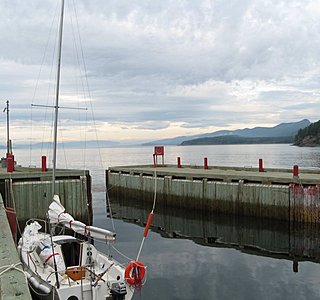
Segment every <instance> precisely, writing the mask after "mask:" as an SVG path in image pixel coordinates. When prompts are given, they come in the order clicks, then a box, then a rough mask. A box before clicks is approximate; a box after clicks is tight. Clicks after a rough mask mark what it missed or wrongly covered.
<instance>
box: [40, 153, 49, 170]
mask: <svg viewBox="0 0 320 300" xmlns="http://www.w3.org/2000/svg"><path fill="white" fill-rule="evenodd" d="M41 169H42V172H47V171H48V169H47V157H46V156H45V155H43V156H41Z"/></svg>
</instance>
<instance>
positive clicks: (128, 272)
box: [124, 260, 146, 285]
mask: <svg viewBox="0 0 320 300" xmlns="http://www.w3.org/2000/svg"><path fill="white" fill-rule="evenodd" d="M145 273H146V267H145V266H144V265H143V263H142V262H140V261H138V260H134V261H131V262H130V263H129V264H128V265H127V267H126V269H125V271H124V278H125V280H126V281H127V282H128V283H129V284H130V285H139V284H141V283H142V280H143V278H144V275H145Z"/></svg>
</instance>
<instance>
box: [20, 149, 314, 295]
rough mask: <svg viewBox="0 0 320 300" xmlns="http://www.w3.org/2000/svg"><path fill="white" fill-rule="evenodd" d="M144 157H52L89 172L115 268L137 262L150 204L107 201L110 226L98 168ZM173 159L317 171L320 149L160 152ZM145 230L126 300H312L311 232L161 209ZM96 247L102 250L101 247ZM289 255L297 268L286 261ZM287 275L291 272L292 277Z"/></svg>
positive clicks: (117, 153)
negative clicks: (130, 299)
mask: <svg viewBox="0 0 320 300" xmlns="http://www.w3.org/2000/svg"><path fill="white" fill-rule="evenodd" d="M37 152H38V151H37V150H34V151H33V153H31V154H30V153H28V150H16V151H15V158H16V160H17V161H18V163H20V164H22V165H24V166H26V165H29V164H31V165H38V166H39V165H40V155H41V154H42V153H41V154H40V153H37ZM152 153H153V148H152V147H132V148H105V149H100V150H98V149H87V150H86V155H85V157H86V158H85V159H84V156H83V151H82V150H76V149H65V151H64V152H59V154H58V160H59V162H60V163H59V164H58V166H59V167H63V168H64V167H68V168H86V169H89V170H90V171H91V175H92V179H93V201H94V203H93V205H94V223H95V225H97V226H101V227H105V228H108V229H112V227H113V224H114V227H115V231H116V232H117V241H116V243H115V245H114V246H115V248H116V249H117V250H118V251H119V252H122V253H124V254H125V255H126V256H127V258H124V257H123V256H121V255H120V254H119V253H117V252H115V250H114V249H112V248H111V249H110V251H111V252H112V253H113V255H114V256H115V258H116V259H118V260H119V261H121V262H123V263H126V262H127V261H128V260H127V259H128V258H132V259H134V258H135V257H136V256H137V253H138V249H139V246H140V243H141V239H142V236H143V229H144V228H143V224H144V223H145V222H146V219H147V216H148V213H149V211H150V210H151V206H152V204H151V201H150V202H147V203H142V202H141V201H136V200H133V199H115V198H111V208H112V211H113V216H114V218H113V220H112V221H111V220H110V218H109V217H107V212H106V196H105V191H104V184H105V173H104V168H106V167H108V166H119V165H136V164H151V163H152ZM178 156H179V157H181V160H182V164H188V165H202V164H203V158H204V157H207V158H208V162H209V165H220V166H246V167H250V166H252V167H257V165H258V159H259V158H262V159H263V161H264V167H266V168H269V167H270V168H271V167H284V168H292V166H293V165H295V164H297V165H299V167H300V168H320V148H298V147H293V146H290V145H228V146H225V145H221V146H185V147H179V146H170V147H166V148H165V163H171V164H175V163H176V158H177V157H178ZM29 157H30V158H31V161H30V159H29ZM100 157H101V159H100ZM101 160H102V162H101ZM65 162H67V164H65ZM157 212H158V215H157ZM153 224H154V227H152V230H151V231H150V232H149V235H148V238H147V240H146V242H145V244H144V247H143V250H142V254H141V257H140V260H141V261H142V262H143V263H144V264H145V265H146V266H147V270H148V275H147V281H146V284H145V285H144V286H143V287H142V289H141V290H140V291H137V292H136V294H135V296H134V299H172V300H175V299H320V264H319V263H317V261H319V260H318V259H319V257H320V248H319V247H320V243H319V238H318V233H317V232H308V233H307V234H306V233H305V232H302V235H301V236H300V235H299V234H298V233H297V235H294V236H293V235H292V233H291V232H290V226H288V225H287V224H286V223H281V222H274V221H267V220H251V219H249V218H239V217H230V216H217V215H215V214H208V213H206V212H195V211H188V210H182V209H173V208H169V207H162V206H161V205H158V207H157V206H156V210H155V216H154V222H153ZM217 235H218V236H217ZM293 240H297V241H299V243H297V244H295V241H293ZM96 245H97V247H98V248H99V249H100V250H103V251H108V249H107V246H106V245H104V244H100V243H97V244H96ZM245 245H246V246H245ZM248 245H249V246H252V247H248ZM297 245H298V246H299V247H295V246H297ZM301 247H303V249H301ZM261 249H262V250H261ZM263 249H267V250H270V253H268V251H264V250H263ZM306 254H309V257H308V255H306ZM295 256H298V258H297V259H298V260H299V263H298V266H297V265H296V266H294V263H293V260H294V257H295ZM294 269H295V271H297V269H298V272H293V270H294Z"/></svg>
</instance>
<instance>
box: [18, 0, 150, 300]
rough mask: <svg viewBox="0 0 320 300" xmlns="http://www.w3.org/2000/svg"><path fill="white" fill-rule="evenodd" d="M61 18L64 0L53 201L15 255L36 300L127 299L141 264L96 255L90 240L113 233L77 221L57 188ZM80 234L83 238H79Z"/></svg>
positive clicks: (142, 271) (112, 237) (111, 238)
mask: <svg viewBox="0 0 320 300" xmlns="http://www.w3.org/2000/svg"><path fill="white" fill-rule="evenodd" d="M63 14H64V0H62V1H61V16H60V26H59V48H58V50H59V51H58V72H57V87H56V103H55V107H54V108H55V117H54V140H53V169H52V195H53V199H52V202H51V204H50V205H49V208H48V212H47V220H46V221H44V220H43V221H42V220H29V221H28V222H27V224H26V226H25V229H24V231H23V233H22V236H21V238H20V240H19V243H18V252H19V255H20V258H21V262H22V264H23V268H24V271H25V273H26V277H27V279H28V282H29V286H30V289H31V292H32V293H33V294H34V295H35V296H36V298H38V299H39V298H40V299H55V300H80V299H81V300H91V299H92V300H93V299H97V300H98V299H110V300H111V299H113V300H129V299H131V298H132V296H133V294H134V290H135V288H136V287H137V286H141V284H143V281H144V278H145V271H146V269H145V266H144V265H143V264H142V263H141V262H140V261H132V262H130V263H129V264H128V265H127V266H126V267H125V266H123V265H121V264H120V263H119V262H117V261H115V260H114V259H113V258H112V257H111V256H108V255H106V254H104V253H101V252H99V251H98V250H97V249H96V248H95V246H94V245H93V243H91V241H92V240H94V239H100V240H104V241H114V240H115V238H116V234H115V233H113V232H111V231H108V230H106V229H103V228H99V227H95V226H89V225H86V224H84V223H82V222H80V221H77V220H75V219H74V218H73V217H72V216H71V215H70V214H68V213H67V212H66V211H65V208H64V207H63V205H62V204H61V202H60V198H59V195H57V193H56V190H55V176H56V175H55V173H56V158H57V156H56V153H57V126H58V124H57V123H58V108H59V86H60V64H61V48H62V47H61V45H62V31H63ZM59 226H62V227H63V228H66V229H69V230H72V231H73V232H74V233H76V235H75V234H73V235H70V234H65V233H63V234H62V233H60V234H58V235H55V234H54V233H55V232H56V231H57V229H59ZM60 232H62V231H61V230H60ZM63 232H64V230H63ZM79 235H80V236H83V237H84V238H79V237H78V236H79ZM75 236H77V237H75ZM85 237H87V239H86V238H85Z"/></svg>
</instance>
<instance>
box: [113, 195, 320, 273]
mask: <svg viewBox="0 0 320 300" xmlns="http://www.w3.org/2000/svg"><path fill="white" fill-rule="evenodd" d="M110 200H111V203H112V213H113V217H114V218H117V219H122V220H124V221H126V222H130V223H134V224H137V225H139V226H142V227H144V226H145V224H146V221H147V219H148V215H149V213H150V210H151V207H152V203H150V202H146V201H143V200H136V199H133V198H124V197H121V198H119V197H117V196H116V195H111V199H110ZM151 230H153V231H154V232H157V233H159V234H160V235H161V236H162V237H165V238H173V239H181V238H182V239H190V240H192V241H194V242H195V243H197V244H199V245H203V246H209V247H219V248H233V249H237V250H239V251H241V252H244V253H247V254H252V255H260V256H266V257H272V258H278V259H288V260H291V261H292V262H293V267H292V270H293V272H298V270H299V268H298V266H299V262H300V261H312V262H317V263H318V262H320V241H319V226H315V224H306V223H304V224H302V223H293V222H291V223H290V222H284V221H276V220H271V219H256V218H252V217H243V216H241V217H240V216H233V215H221V214H214V213H206V212H203V211H197V210H188V209H183V208H177V207H170V206H161V205H157V206H156V209H155V215H154V218H153V221H152V226H151Z"/></svg>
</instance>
